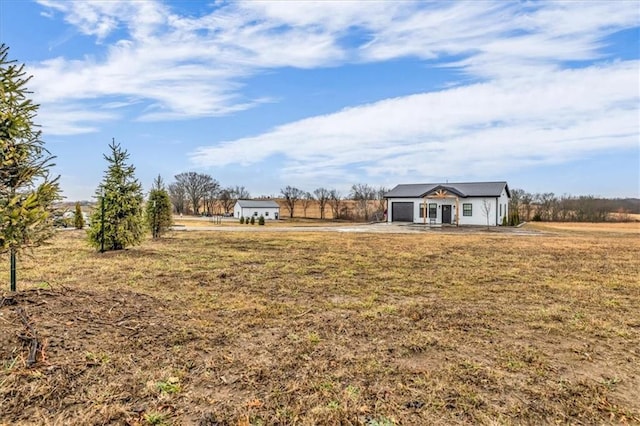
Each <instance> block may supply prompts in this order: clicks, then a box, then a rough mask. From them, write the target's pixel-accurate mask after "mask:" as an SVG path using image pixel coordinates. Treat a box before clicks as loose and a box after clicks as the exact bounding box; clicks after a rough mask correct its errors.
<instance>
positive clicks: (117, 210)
mask: <svg viewBox="0 0 640 426" xmlns="http://www.w3.org/2000/svg"><path fill="white" fill-rule="evenodd" d="M109 149H110V150H111V153H110V155H104V159H105V160H107V162H108V163H109V167H108V168H107V170H106V171H105V175H104V178H103V180H102V183H101V184H100V186H99V187H98V189H97V190H96V196H97V198H98V200H99V205H98V208H97V209H95V211H94V212H93V214H92V216H91V227H90V228H89V230H88V234H89V242H90V243H91V245H93V246H94V247H96V248H100V250H101V251H102V250H122V249H124V248H125V247H128V246H132V245H136V244H138V243H140V241H142V237H143V235H144V221H143V217H142V202H143V199H144V197H143V195H142V186H141V185H140V182H138V179H136V177H135V167H134V166H132V165H130V164H127V162H126V161H127V160H128V159H129V154H128V153H127V151H126V150H123V149H122V148H121V147H120V144H117V143H116V142H115V140H113V141H112V142H111V144H109Z"/></svg>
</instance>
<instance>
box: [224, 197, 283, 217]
mask: <svg viewBox="0 0 640 426" xmlns="http://www.w3.org/2000/svg"><path fill="white" fill-rule="evenodd" d="M251 216H255V217H256V219H257V218H259V217H260V216H263V217H264V218H265V219H272V220H273V219H275V220H277V219H278V218H279V217H280V205H279V204H278V203H276V202H275V201H273V200H238V201H236V205H235V206H233V217H236V218H238V219H240V218H241V217H251Z"/></svg>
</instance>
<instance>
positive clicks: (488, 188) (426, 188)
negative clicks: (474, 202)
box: [384, 181, 511, 198]
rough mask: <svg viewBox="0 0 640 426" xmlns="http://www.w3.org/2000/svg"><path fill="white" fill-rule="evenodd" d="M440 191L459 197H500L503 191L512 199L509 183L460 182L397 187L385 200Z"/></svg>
mask: <svg viewBox="0 0 640 426" xmlns="http://www.w3.org/2000/svg"><path fill="white" fill-rule="evenodd" d="M439 189H444V190H445V191H448V192H452V193H454V194H456V195H458V196H459V197H463V198H466V197H499V196H500V194H502V190H503V189H504V190H506V191H507V196H508V197H511V192H510V191H509V185H507V182H504V181H502V182H460V183H409V184H401V185H397V186H396V187H395V188H393V189H392V190H391V191H389V192H387V193H386V194H384V196H385V198H422V197H424V196H425V195H427V194H429V193H432V192H435V191H437V190H439Z"/></svg>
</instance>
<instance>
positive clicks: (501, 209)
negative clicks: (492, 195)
mask: <svg viewBox="0 0 640 426" xmlns="http://www.w3.org/2000/svg"><path fill="white" fill-rule="evenodd" d="M500 217H502V204H500Z"/></svg>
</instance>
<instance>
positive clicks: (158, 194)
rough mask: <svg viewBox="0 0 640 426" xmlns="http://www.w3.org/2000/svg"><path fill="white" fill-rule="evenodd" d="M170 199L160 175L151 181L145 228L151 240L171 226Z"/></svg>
mask: <svg viewBox="0 0 640 426" xmlns="http://www.w3.org/2000/svg"><path fill="white" fill-rule="evenodd" d="M171 210H172V206H171V198H170V197H169V193H168V192H167V190H166V189H165V187H164V182H162V178H161V177H160V175H158V177H157V178H156V179H154V181H153V186H152V187H151V191H150V192H149V200H148V201H147V209H146V213H147V226H148V227H149V230H151V235H152V236H153V238H154V239H155V238H159V237H160V236H161V235H162V234H164V233H166V232H167V231H168V230H169V228H170V227H171V225H172V224H173V217H172V215H171Z"/></svg>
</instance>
